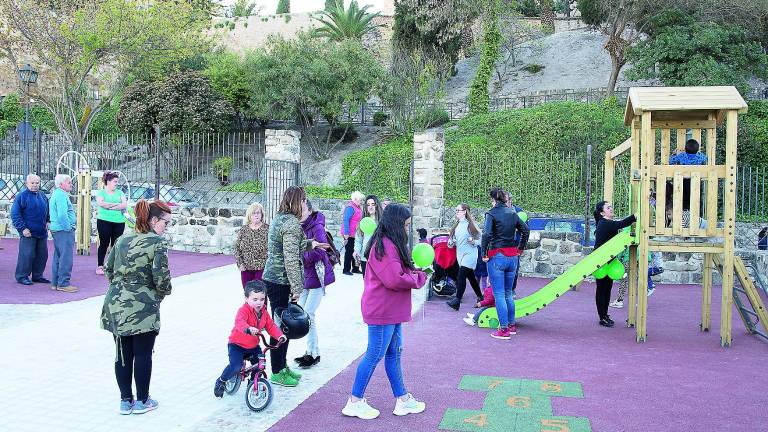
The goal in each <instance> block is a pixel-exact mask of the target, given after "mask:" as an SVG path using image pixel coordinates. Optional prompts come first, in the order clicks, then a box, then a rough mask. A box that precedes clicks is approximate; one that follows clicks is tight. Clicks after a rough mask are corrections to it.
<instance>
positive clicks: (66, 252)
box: [51, 231, 75, 287]
mask: <svg viewBox="0 0 768 432" xmlns="http://www.w3.org/2000/svg"><path fill="white" fill-rule="evenodd" d="M51 235H52V236H53V266H51V285H53V286H57V287H68V286H69V278H70V277H71V276H72V254H74V249H75V232H74V231H52V232H51Z"/></svg>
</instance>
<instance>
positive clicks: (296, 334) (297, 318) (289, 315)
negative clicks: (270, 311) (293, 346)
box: [277, 303, 312, 339]
mask: <svg viewBox="0 0 768 432" xmlns="http://www.w3.org/2000/svg"><path fill="white" fill-rule="evenodd" d="M277 312H278V313H277V314H278V316H279V317H280V321H281V322H280V330H282V331H283V334H284V335H285V337H287V338H288V339H301V338H303V337H304V336H306V335H307V333H309V326H310V325H311V324H312V320H311V319H310V318H309V315H308V314H307V313H306V312H305V311H304V309H302V307H301V306H299V305H297V304H296V303H290V304H289V305H288V307H287V308H284V309H280V310H278V311H277Z"/></svg>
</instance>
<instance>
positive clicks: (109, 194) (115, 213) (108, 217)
mask: <svg viewBox="0 0 768 432" xmlns="http://www.w3.org/2000/svg"><path fill="white" fill-rule="evenodd" d="M102 180H103V181H104V187H103V188H101V190H99V191H98V192H96V204H97V205H98V206H99V207H98V213H97V215H96V231H98V233H99V252H98V255H97V257H98V262H99V266H98V267H97V268H96V274H99V275H103V274H104V257H105V256H107V248H109V247H110V246H114V245H115V242H117V239H118V238H120V236H121V235H123V231H125V216H124V215H123V210H124V209H125V208H126V207H128V200H127V199H126V197H125V194H124V193H123V191H121V190H120V189H117V180H118V174H117V173H116V172H112V171H106V172H105V173H104V177H102Z"/></svg>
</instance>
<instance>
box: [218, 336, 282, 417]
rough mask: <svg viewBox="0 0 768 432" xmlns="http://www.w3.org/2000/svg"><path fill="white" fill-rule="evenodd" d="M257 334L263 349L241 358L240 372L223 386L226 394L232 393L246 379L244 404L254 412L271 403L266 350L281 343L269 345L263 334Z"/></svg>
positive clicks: (263, 408)
mask: <svg viewBox="0 0 768 432" xmlns="http://www.w3.org/2000/svg"><path fill="white" fill-rule="evenodd" d="M258 336H259V339H260V340H261V341H263V342H264V350H263V351H262V352H261V354H259V355H258V356H248V357H246V358H245V359H243V367H242V368H240V372H238V373H237V374H236V375H235V376H233V377H232V378H230V379H229V380H228V381H227V384H226V386H225V388H224V391H226V392H227V394H229V395H233V394H235V393H237V390H238V389H240V384H241V383H242V382H243V381H245V380H246V379H247V380H248V386H247V387H246V391H245V404H246V405H248V408H250V409H251V410H252V411H256V412H259V411H264V410H265V409H267V407H269V404H270V403H272V385H270V384H269V380H268V379H267V373H266V372H265V371H264V368H265V367H266V363H267V362H266V354H267V351H269V350H273V349H275V348H277V347H279V346H280V345H281V343H280V342H278V343H277V345H269V344H267V339H266V338H265V337H264V335H263V334H261V333H259V334H258ZM246 360H248V362H249V363H250V364H251V365H250V366H247V365H246Z"/></svg>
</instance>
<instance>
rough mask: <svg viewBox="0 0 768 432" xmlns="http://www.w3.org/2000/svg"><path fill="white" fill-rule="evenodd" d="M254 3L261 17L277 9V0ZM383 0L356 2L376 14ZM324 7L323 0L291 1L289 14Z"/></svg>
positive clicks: (224, 0)
mask: <svg viewBox="0 0 768 432" xmlns="http://www.w3.org/2000/svg"><path fill="white" fill-rule="evenodd" d="M253 1H254V2H255V3H256V7H257V8H258V7H259V6H263V9H262V10H261V15H269V14H273V13H275V10H276V9H277V2H278V0H253ZM349 1H350V0H345V1H344V3H345V4H349ZM232 3H234V0H222V1H221V4H223V5H225V6H229V5H231V4H232ZM383 3H384V1H383V0H358V4H360V6H364V5H366V4H369V5H371V9H370V11H372V12H378V11H379V10H380V8H381V7H382V5H383ZM323 7H325V0H291V12H312V11H316V10H321V9H323Z"/></svg>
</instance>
